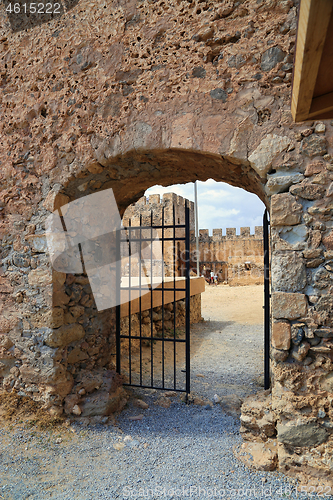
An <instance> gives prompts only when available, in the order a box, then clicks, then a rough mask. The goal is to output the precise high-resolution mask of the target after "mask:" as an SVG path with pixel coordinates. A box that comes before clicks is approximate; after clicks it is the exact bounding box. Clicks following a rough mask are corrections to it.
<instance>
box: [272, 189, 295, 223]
mask: <svg viewBox="0 0 333 500" xmlns="http://www.w3.org/2000/svg"><path fill="white" fill-rule="evenodd" d="M302 212H303V207H302V205H301V204H300V203H297V201H296V200H295V198H294V196H292V195H291V194H289V193H282V194H275V195H273V196H272V198H271V212H270V214H271V224H272V226H294V225H295V224H299V223H300V222H301V215H302Z"/></svg>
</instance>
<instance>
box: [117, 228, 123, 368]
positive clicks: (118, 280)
mask: <svg viewBox="0 0 333 500" xmlns="http://www.w3.org/2000/svg"><path fill="white" fill-rule="evenodd" d="M121 231H123V229H119V230H118V231H116V304H117V305H116V371H117V373H120V368H121V366H120V357H121V348H120V298H121V297H120V294H121V269H120V265H121V264H120V262H121V252H120V245H121Z"/></svg>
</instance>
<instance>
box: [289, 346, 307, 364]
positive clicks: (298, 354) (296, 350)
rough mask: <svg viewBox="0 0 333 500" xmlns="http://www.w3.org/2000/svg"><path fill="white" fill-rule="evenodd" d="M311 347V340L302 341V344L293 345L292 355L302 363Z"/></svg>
mask: <svg viewBox="0 0 333 500" xmlns="http://www.w3.org/2000/svg"><path fill="white" fill-rule="evenodd" d="M310 347H311V345H310V344H309V342H302V343H301V344H300V345H298V346H294V347H293V349H292V351H291V355H292V357H293V358H294V359H296V361H298V362H299V363H301V362H302V361H303V360H304V359H305V358H306V355H307V353H308V351H309V349H310Z"/></svg>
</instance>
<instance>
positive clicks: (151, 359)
mask: <svg viewBox="0 0 333 500" xmlns="http://www.w3.org/2000/svg"><path fill="white" fill-rule="evenodd" d="M153 326H154V324H153V210H151V213H150V327H151V328H150V336H151V343H150V362H151V366H150V382H151V386H152V387H153V386H154V341H153V337H154V330H153Z"/></svg>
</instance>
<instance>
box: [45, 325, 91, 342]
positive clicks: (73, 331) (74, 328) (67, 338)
mask: <svg viewBox="0 0 333 500" xmlns="http://www.w3.org/2000/svg"><path fill="white" fill-rule="evenodd" d="M84 336H85V331H84V329H83V327H82V326H81V325H79V324H77V323H74V324H72V325H63V326H61V327H60V328H58V329H55V330H53V331H52V333H51V334H50V335H49V336H48V337H47V339H46V340H45V344H46V345H47V346H49V347H64V346H66V345H68V344H71V343H72V342H75V341H76V340H81V339H83V337H84Z"/></svg>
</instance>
